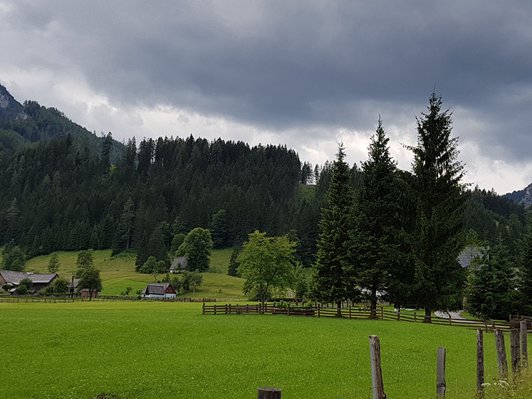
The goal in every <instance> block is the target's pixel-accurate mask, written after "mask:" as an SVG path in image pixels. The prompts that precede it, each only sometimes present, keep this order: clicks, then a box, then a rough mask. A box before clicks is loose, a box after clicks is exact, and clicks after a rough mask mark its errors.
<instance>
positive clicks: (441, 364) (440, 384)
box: [436, 348, 447, 398]
mask: <svg viewBox="0 0 532 399" xmlns="http://www.w3.org/2000/svg"><path fill="white" fill-rule="evenodd" d="M446 390H447V383H446V382H445V348H438V362H437V367H436V395H437V396H438V398H444V397H445V391H446Z"/></svg>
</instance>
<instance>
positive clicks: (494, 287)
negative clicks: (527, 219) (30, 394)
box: [466, 244, 518, 319]
mask: <svg viewBox="0 0 532 399" xmlns="http://www.w3.org/2000/svg"><path fill="white" fill-rule="evenodd" d="M512 277H513V270H512V266H511V260H510V256H509V253H508V250H507V248H506V247H504V246H503V245H501V244H498V245H496V246H495V247H494V248H492V249H488V250H486V252H485V253H484V254H483V256H482V258H481V259H480V260H479V261H478V262H473V263H472V265H471V270H470V275H469V281H468V287H467V291H466V292H467V304H468V310H469V311H470V312H471V313H472V314H474V315H476V316H480V317H482V318H485V319H487V318H490V319H493V318H495V319H508V315H509V314H511V313H513V310H514V309H516V305H517V303H518V301H517V297H516V291H515V289H514V285H513V283H512Z"/></svg>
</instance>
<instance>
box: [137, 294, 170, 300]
mask: <svg viewBox="0 0 532 399" xmlns="http://www.w3.org/2000/svg"><path fill="white" fill-rule="evenodd" d="M144 298H153V299H175V298H176V294H164V295H159V294H148V295H144Z"/></svg>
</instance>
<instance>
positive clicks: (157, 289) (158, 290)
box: [144, 283, 175, 295]
mask: <svg viewBox="0 0 532 399" xmlns="http://www.w3.org/2000/svg"><path fill="white" fill-rule="evenodd" d="M169 286H170V287H172V290H173V291H174V292H175V288H174V287H173V286H172V285H171V284H169V283H162V284H148V286H147V287H146V289H145V290H144V294H145V295H150V294H153V295H164V294H165V292H166V289H167V288H168V287H169Z"/></svg>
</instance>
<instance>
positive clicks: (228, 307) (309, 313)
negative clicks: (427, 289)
mask: <svg viewBox="0 0 532 399" xmlns="http://www.w3.org/2000/svg"><path fill="white" fill-rule="evenodd" d="M202 313H203V314H204V315H220V314H225V315H242V314H269V315H286V316H299V317H305V316H306V317H342V318H345V319H370V318H372V317H371V312H370V310H369V309H368V308H365V307H357V306H348V307H343V308H341V310H340V313H338V311H337V309H336V308H332V307H323V306H321V305H316V306H293V305H290V304H286V305H283V306H280V305H278V304H274V303H264V304H261V303H257V304H245V305H239V304H230V303H229V304H223V305H218V304H213V305H209V304H206V303H204V304H203V307H202ZM373 318H374V319H378V320H395V321H403V322H410V323H419V322H423V319H424V314H423V315H417V313H415V312H414V313H401V312H394V311H390V310H387V309H384V308H383V307H380V308H378V309H377V312H376V314H375V317H373ZM432 324H438V325H447V326H460V327H466V328H471V329H479V328H481V329H483V330H485V331H489V330H495V329H497V330H503V331H509V330H510V323H508V322H506V321H493V320H478V321H476V320H464V319H453V318H451V317H448V318H440V317H436V316H433V317H432Z"/></svg>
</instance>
